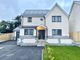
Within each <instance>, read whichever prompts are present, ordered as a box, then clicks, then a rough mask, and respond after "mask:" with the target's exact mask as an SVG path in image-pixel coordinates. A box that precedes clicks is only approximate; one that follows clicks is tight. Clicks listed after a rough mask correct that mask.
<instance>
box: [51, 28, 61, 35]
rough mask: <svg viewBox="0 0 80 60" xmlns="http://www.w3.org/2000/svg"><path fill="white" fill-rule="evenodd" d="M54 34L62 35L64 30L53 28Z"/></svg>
mask: <svg viewBox="0 0 80 60" xmlns="http://www.w3.org/2000/svg"><path fill="white" fill-rule="evenodd" d="M52 35H54V36H60V35H62V30H61V29H52Z"/></svg>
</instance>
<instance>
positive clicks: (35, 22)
mask: <svg viewBox="0 0 80 60" xmlns="http://www.w3.org/2000/svg"><path fill="white" fill-rule="evenodd" d="M41 18H42V17H32V22H27V20H28V17H23V18H22V26H38V25H44V20H43V21H41V20H40V19H41Z"/></svg>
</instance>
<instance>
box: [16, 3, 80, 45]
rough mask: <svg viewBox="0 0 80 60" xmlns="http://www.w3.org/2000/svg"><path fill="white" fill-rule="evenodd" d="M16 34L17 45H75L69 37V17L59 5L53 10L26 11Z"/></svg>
mask: <svg viewBox="0 0 80 60" xmlns="http://www.w3.org/2000/svg"><path fill="white" fill-rule="evenodd" d="M79 6H80V5H79ZM73 7H74V6H73ZM74 17H76V16H74ZM72 18H73V17H72ZM15 33H16V38H17V45H37V46H38V45H40V46H42V45H44V43H45V42H47V43H50V44H58V43H62V44H71V43H73V40H72V39H70V37H69V15H68V14H67V13H66V12H65V11H64V10H63V9H62V8H61V7H60V6H59V5H58V4H55V5H54V6H53V8H52V9H51V10H25V12H24V13H23V14H22V15H21V26H19V27H18V29H17V30H15Z"/></svg>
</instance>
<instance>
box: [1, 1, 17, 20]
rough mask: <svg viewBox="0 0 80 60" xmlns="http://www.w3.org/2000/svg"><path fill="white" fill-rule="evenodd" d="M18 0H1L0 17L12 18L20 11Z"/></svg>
mask: <svg viewBox="0 0 80 60" xmlns="http://www.w3.org/2000/svg"><path fill="white" fill-rule="evenodd" d="M17 8H18V5H17V2H16V0H0V19H2V20H4V19H11V18H12V17H14V16H15V15H16V13H17V11H18V9H17Z"/></svg>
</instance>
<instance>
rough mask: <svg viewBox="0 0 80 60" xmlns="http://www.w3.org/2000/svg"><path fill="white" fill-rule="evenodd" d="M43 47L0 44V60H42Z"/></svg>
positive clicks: (10, 42) (9, 42)
mask: <svg viewBox="0 0 80 60" xmlns="http://www.w3.org/2000/svg"><path fill="white" fill-rule="evenodd" d="M42 48H43V47H36V46H33V47H26V46H25V47H20V46H17V45H16V41H7V42H4V43H0V60H42Z"/></svg>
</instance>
